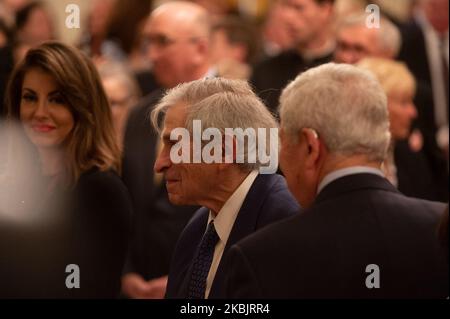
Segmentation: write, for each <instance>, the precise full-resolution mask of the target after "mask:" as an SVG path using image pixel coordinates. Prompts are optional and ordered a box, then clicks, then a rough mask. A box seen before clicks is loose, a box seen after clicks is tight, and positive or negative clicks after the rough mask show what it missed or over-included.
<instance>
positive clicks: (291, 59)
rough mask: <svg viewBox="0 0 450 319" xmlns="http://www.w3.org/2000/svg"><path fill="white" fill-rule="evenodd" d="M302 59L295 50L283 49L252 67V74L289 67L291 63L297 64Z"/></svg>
mask: <svg viewBox="0 0 450 319" xmlns="http://www.w3.org/2000/svg"><path fill="white" fill-rule="evenodd" d="M302 61H303V60H302V58H301V57H300V55H298V54H297V53H296V52H295V51H285V52H282V53H280V54H278V55H276V56H273V57H270V58H267V59H265V60H263V61H261V62H259V63H258V64H257V65H256V66H255V69H254V75H258V74H261V73H265V72H270V71H279V68H283V67H290V68H292V67H293V66H292V64H299V63H301V62H302Z"/></svg>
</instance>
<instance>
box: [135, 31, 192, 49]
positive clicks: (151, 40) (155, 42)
mask: <svg viewBox="0 0 450 319" xmlns="http://www.w3.org/2000/svg"><path fill="white" fill-rule="evenodd" d="M199 39H200V38H199V37H191V38H185V39H183V38H180V39H173V38H170V37H169V36H167V35H165V34H155V35H150V34H148V35H144V40H143V47H144V49H145V50H147V49H148V48H149V47H154V48H158V49H164V48H167V47H169V46H171V45H172V44H175V43H176V42H180V41H183V40H187V41H188V42H192V43H195V42H197V41H198V40H199Z"/></svg>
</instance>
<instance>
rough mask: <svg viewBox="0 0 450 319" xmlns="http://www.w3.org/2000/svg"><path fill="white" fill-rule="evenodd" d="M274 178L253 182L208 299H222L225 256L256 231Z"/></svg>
mask: <svg viewBox="0 0 450 319" xmlns="http://www.w3.org/2000/svg"><path fill="white" fill-rule="evenodd" d="M275 181H276V178H275V177H274V175H262V174H260V175H258V176H257V177H256V179H255V181H254V182H253V185H252V187H251V188H250V190H249V192H248V193H247V196H246V197H245V200H244V202H243V203H242V207H241V209H240V210H239V213H238V215H237V217H236V221H235V222H234V225H233V228H232V229H231V233H230V236H229V237H228V241H227V243H226V245H225V248H224V251H223V255H222V258H221V260H220V263H219V266H218V267H217V272H216V276H215V277H214V281H213V283H212V286H211V291H210V293H209V298H223V297H224V296H221V295H220V292H221V291H223V289H222V288H223V285H224V281H225V276H226V272H227V268H228V267H227V265H226V258H225V257H226V254H227V252H228V250H229V249H230V247H231V246H233V245H234V244H236V243H237V242H238V241H239V240H241V239H243V238H244V237H246V236H248V235H250V234H251V233H253V232H254V231H255V230H256V227H257V222H258V216H259V213H260V211H261V207H262V205H263V203H264V198H266V196H267V194H268V193H269V192H270V189H271V188H272V186H273V184H274V183H275Z"/></svg>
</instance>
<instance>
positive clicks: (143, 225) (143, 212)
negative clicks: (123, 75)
mask: <svg viewBox="0 0 450 319" xmlns="http://www.w3.org/2000/svg"><path fill="white" fill-rule="evenodd" d="M162 94H163V91H162V90H157V91H155V92H153V93H152V94H150V95H148V96H146V97H145V98H144V99H143V100H142V101H141V102H140V103H139V105H138V106H137V107H136V108H135V109H133V111H132V112H131V114H130V117H129V119H128V122H127V128H126V133H125V143H124V159H123V169H122V177H123V181H124V183H125V185H126V186H127V187H128V189H129V191H130V194H131V199H132V203H133V208H134V218H133V239H132V243H131V246H130V251H129V258H128V262H127V266H126V269H125V272H126V273H128V272H136V273H138V274H140V275H141V276H142V277H143V278H144V279H145V280H150V279H154V278H158V277H161V276H164V275H167V274H168V273H169V264H170V259H171V257H172V252H173V250H174V247H175V244H176V241H177V239H178V236H179V234H180V233H181V231H182V230H183V228H184V226H185V225H186V223H187V222H188V221H189V219H190V218H191V217H192V214H193V213H194V212H195V209H196V208H194V207H176V206H173V205H172V204H170V202H169V200H168V197H167V191H166V188H165V184H164V181H161V182H160V183H155V179H154V172H153V166H154V163H155V158H156V148H157V142H158V139H159V136H158V135H157V133H156V132H155V130H154V129H153V128H152V126H151V123H150V117H149V114H150V111H151V110H152V108H153V106H154V105H155V104H156V103H157V102H158V101H159V99H160V98H161V97H162Z"/></svg>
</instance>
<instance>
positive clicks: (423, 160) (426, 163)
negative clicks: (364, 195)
mask: <svg viewBox="0 0 450 319" xmlns="http://www.w3.org/2000/svg"><path fill="white" fill-rule="evenodd" d="M430 155H431V154H430V153H427V145H425V146H424V148H423V149H422V150H420V151H419V152H413V151H412V150H411V148H410V147H409V143H408V141H407V140H405V141H398V142H396V144H395V148H394V159H395V165H396V167H397V179H398V190H399V191H400V192H402V193H403V194H404V195H406V196H411V197H416V198H421V199H427V200H434V201H448V174H447V168H446V165H445V163H444V162H441V165H440V166H437V167H433V165H432V162H433V159H432V157H431V156H430ZM435 163H436V165H437V164H438V162H435Z"/></svg>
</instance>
